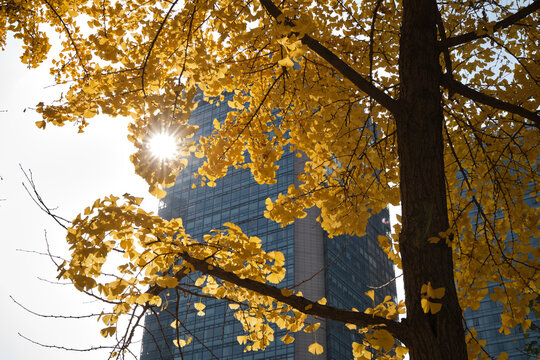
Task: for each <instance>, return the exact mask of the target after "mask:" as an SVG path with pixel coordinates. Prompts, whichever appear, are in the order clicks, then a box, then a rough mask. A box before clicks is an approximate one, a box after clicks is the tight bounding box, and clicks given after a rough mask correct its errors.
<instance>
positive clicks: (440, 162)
mask: <svg viewBox="0 0 540 360" xmlns="http://www.w3.org/2000/svg"><path fill="white" fill-rule="evenodd" d="M436 11H437V7H436V3H435V1H433V0H405V1H404V2H403V12H404V13H403V23H402V28H401V41H400V61H399V66H400V77H401V88H400V102H401V106H402V109H401V112H400V113H399V114H397V116H396V120H397V133H398V152H399V158H400V163H401V173H400V176H401V179H400V180H401V181H400V186H401V201H402V225H403V229H402V232H401V235H400V250H401V255H402V261H403V273H404V283H405V296H406V305H407V325H408V327H409V331H410V332H409V339H408V343H407V344H406V345H407V346H408V347H409V350H410V355H411V359H412V360H419V359H449V360H450V359H452V360H456V359H463V360H465V359H467V350H466V345H465V341H464V338H465V336H464V330H463V327H462V320H461V319H462V315H461V309H460V307H459V303H458V301H457V295H456V291H455V285H454V277H453V263H452V251H451V248H449V247H448V246H447V245H446V244H445V242H444V241H440V242H439V243H437V244H431V243H429V242H428V241H427V239H428V238H429V237H431V236H437V234H438V232H440V231H446V230H447V229H448V226H449V225H448V214H447V208H446V189H445V181H444V159H443V146H444V145H443V144H444V143H443V135H442V122H443V113H442V107H441V92H440V74H441V69H440V65H439V50H438V47H437V30H436V29H437V27H436V26H437V24H436V20H437V17H436ZM428 282H430V283H431V285H432V287H433V288H440V287H444V288H445V289H446V294H445V296H444V298H443V299H442V303H443V306H442V310H441V311H440V312H438V313H436V314H426V313H424V311H423V309H422V306H421V298H422V297H421V288H422V285H423V284H427V283H428Z"/></svg>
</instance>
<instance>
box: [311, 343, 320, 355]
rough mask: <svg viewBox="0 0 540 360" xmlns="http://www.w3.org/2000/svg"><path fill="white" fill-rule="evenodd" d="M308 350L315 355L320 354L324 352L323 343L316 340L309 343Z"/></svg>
mask: <svg viewBox="0 0 540 360" xmlns="http://www.w3.org/2000/svg"><path fill="white" fill-rule="evenodd" d="M308 351H309V352H310V353H312V354H315V355H320V354H322V353H323V352H324V349H323V347H322V345H321V344H319V343H317V342H314V343H313V344H311V345H309V347H308Z"/></svg>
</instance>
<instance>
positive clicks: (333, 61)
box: [259, 0, 540, 114]
mask: <svg viewBox="0 0 540 360" xmlns="http://www.w3.org/2000/svg"><path fill="white" fill-rule="evenodd" d="M539 1H540V0H539ZM259 2H260V3H261V5H262V6H263V7H264V8H265V9H266V11H268V13H269V14H270V15H271V16H272V17H273V18H274V19H276V20H277V21H278V22H281V21H282V20H281V19H278V18H279V17H280V16H282V15H283V13H282V12H281V10H279V8H278V7H277V6H276V5H275V4H274V3H273V2H272V0H259ZM285 24H286V25H288V26H290V27H291V28H293V27H294V26H295V24H294V22H292V21H291V20H288V19H285ZM292 34H294V35H297V36H299V35H300V34H299V33H297V32H292ZM300 40H301V41H302V43H303V44H304V45H306V46H307V47H308V48H310V49H311V50H312V51H313V52H315V53H316V54H317V55H319V56H320V57H322V58H323V59H324V60H326V61H327V62H328V63H329V64H330V65H332V66H333V67H334V69H336V70H337V71H339V72H340V73H341V75H343V76H344V77H345V78H346V79H348V80H349V81H351V82H352V83H353V84H354V85H355V86H356V87H357V88H358V89H360V90H361V91H363V92H365V93H366V94H367V95H369V96H370V97H372V98H373V99H374V100H375V101H377V102H378V103H379V104H381V105H382V106H383V107H385V108H386V109H387V110H388V111H390V112H391V113H393V114H397V113H399V112H400V108H401V107H400V106H399V102H398V101H397V100H395V99H393V98H392V97H390V96H389V95H388V94H386V93H385V92H384V91H382V90H380V89H379V88H377V87H376V86H375V85H373V84H372V83H371V82H370V81H368V80H366V79H365V78H364V77H363V76H362V75H360V74H359V73H358V72H357V71H356V70H354V69H353V68H352V67H350V66H349V65H348V64H347V63H346V62H344V61H343V60H341V59H340V58H339V57H338V56H337V55H336V54H334V53H333V52H332V51H331V50H329V49H328V48H327V47H325V46H324V45H322V44H321V43H320V42H319V41H317V40H316V39H314V38H312V37H311V36H309V35H307V34H305V35H303V36H302V37H301V38H300Z"/></svg>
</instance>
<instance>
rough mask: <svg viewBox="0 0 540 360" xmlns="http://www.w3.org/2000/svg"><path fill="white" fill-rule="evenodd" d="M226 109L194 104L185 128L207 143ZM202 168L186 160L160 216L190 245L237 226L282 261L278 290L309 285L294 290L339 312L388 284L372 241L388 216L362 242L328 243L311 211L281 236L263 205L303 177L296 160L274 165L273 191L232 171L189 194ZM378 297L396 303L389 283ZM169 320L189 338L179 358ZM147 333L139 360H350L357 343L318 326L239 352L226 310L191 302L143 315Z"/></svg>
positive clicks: (340, 331) (374, 221)
mask: <svg viewBox="0 0 540 360" xmlns="http://www.w3.org/2000/svg"><path fill="white" fill-rule="evenodd" d="M226 103H227V99H225V101H224V102H222V104H221V106H219V107H217V106H215V105H212V104H209V103H207V102H204V101H203V100H202V99H199V106H198V108H197V109H196V110H195V111H194V112H193V113H192V116H191V118H190V123H191V124H196V125H199V132H198V134H201V135H209V134H210V133H211V131H212V122H213V119H215V118H217V119H218V120H220V121H221V120H223V119H224V118H225V117H226V115H227V112H228V111H229V110H230V109H229V108H228V107H227V105H226ZM201 162H202V160H201V159H196V158H192V159H189V163H188V166H187V168H186V169H185V170H183V171H182V172H181V173H180V175H179V176H178V178H177V180H176V183H175V185H174V186H173V187H172V188H170V189H169V190H168V195H167V196H166V197H165V198H164V200H163V202H162V205H161V208H160V211H159V214H160V216H162V217H163V218H167V219H170V218H176V217H181V218H182V219H183V220H184V225H185V227H186V231H187V233H188V234H190V235H191V236H193V237H194V238H198V239H202V237H203V235H204V234H207V233H209V231H210V230H211V229H214V228H221V227H222V224H223V223H225V222H232V223H235V224H236V225H238V226H240V227H241V228H242V230H243V231H244V232H245V233H246V234H248V235H250V236H258V237H259V238H260V239H261V240H262V242H263V248H264V249H265V250H266V251H281V252H282V253H283V254H284V255H285V259H286V260H285V262H286V264H285V267H286V270H287V275H286V276H285V279H284V280H283V281H282V282H281V283H280V284H279V286H280V287H292V286H293V285H294V284H298V283H300V282H302V281H304V280H307V279H310V280H309V281H306V282H304V283H303V284H302V285H301V286H299V287H297V288H296V289H299V290H301V291H302V293H303V294H304V296H306V297H307V298H309V299H313V300H318V299H320V298H322V297H326V298H327V300H328V304H329V305H333V306H338V307H342V308H345V309H351V308H353V307H355V308H357V309H364V308H366V307H369V306H372V303H371V300H370V299H369V298H368V297H367V296H365V295H364V292H366V291H367V290H369V288H368V286H378V285H381V284H385V283H387V282H388V281H389V280H391V279H392V278H393V277H394V270H393V264H392V263H391V262H390V261H389V260H388V258H387V256H386V255H385V254H384V252H383V251H382V250H381V249H380V248H379V246H378V241H377V235H386V234H387V233H388V232H389V231H390V226H389V224H388V221H387V220H388V217H389V215H388V210H383V211H382V212H381V213H380V214H377V215H375V216H373V217H372V218H371V219H370V221H369V224H368V229H367V235H366V236H364V237H362V238H359V237H347V236H340V237H337V238H333V239H329V238H328V237H327V236H326V235H325V233H324V231H323V230H322V229H321V227H320V225H319V224H318V223H317V222H316V217H317V215H318V214H317V211H316V210H315V209H311V210H310V211H308V216H306V217H305V218H304V219H300V220H297V221H296V222H295V223H294V224H291V225H288V226H286V227H284V228H281V227H280V225H278V224H276V223H274V222H272V221H269V220H268V219H266V218H265V217H264V216H263V213H264V210H265V200H266V198H268V197H270V198H273V199H274V198H276V197H277V195H278V194H279V193H286V192H287V187H288V185H289V184H292V183H293V182H294V181H295V179H296V177H295V175H296V174H298V173H299V172H300V171H301V170H302V162H303V160H302V159H299V158H297V157H296V156H294V154H291V153H286V154H284V156H283V157H282V159H281V160H280V161H279V170H278V172H277V175H276V176H277V182H276V183H275V184H273V185H259V184H257V183H256V182H255V181H254V180H253V179H252V175H251V174H250V172H249V171H248V170H243V169H237V170H233V171H231V172H230V173H229V174H228V175H227V176H226V177H224V178H223V179H220V180H219V181H217V182H216V186H215V187H213V188H209V187H196V188H195V189H192V184H193V183H194V182H195V179H194V177H193V173H194V172H195V171H196V170H197V168H198V167H199V166H200V165H201ZM172 292H173V291H171V295H172V296H171V297H168V298H167V299H165V301H169V302H171V301H175V299H176V294H173V293H172ZM378 293H380V294H377V295H378V297H377V298H376V300H379V301H382V298H384V295H391V296H393V297H394V298H395V296H396V289H395V285H394V283H393V282H392V283H391V284H390V285H388V286H387V287H386V290H385V291H378ZM199 301H201V302H204V303H205V305H206V308H205V313H206V315H205V316H204V317H199V316H197V314H196V313H197V311H195V310H194V309H193V306H192V305H191V304H193V303H195V302H199ZM177 309H178V310H177ZM156 311H157V310H156ZM177 311H178V312H177ZM175 316H178V318H179V319H180V320H181V321H182V323H183V325H184V326H185V328H184V327H181V326H180V327H179V328H178V331H179V334H180V337H181V338H186V337H188V336H190V337H192V338H193V340H192V342H191V343H190V344H189V345H187V346H185V347H183V348H182V350H181V351H182V354H181V355H180V351H179V350H178V349H177V348H176V347H175V346H174V345H173V339H176V337H177V332H176V331H177V330H175V329H173V328H171V327H170V324H171V323H172V322H173V321H174V317H175ZM317 321H319V322H321V320H317ZM145 327H146V330H147V331H145V334H144V336H143V343H142V352H141V360H156V359H181V358H183V359H186V360H188V359H194V360H203V359H224V360H225V359H234V360H239V359H280V360H282V359H288V360H292V359H325V358H327V359H347V358H351V356H352V346H351V343H352V341H353V339H354V336H355V335H354V334H352V333H351V332H348V331H346V328H345V327H344V326H343V324H338V323H330V322H328V323H325V322H324V321H322V322H321V327H320V328H319V330H318V331H317V332H316V333H315V334H313V333H311V334H306V333H304V332H299V333H296V334H295V339H296V340H295V341H294V342H293V343H291V344H284V343H283V342H281V341H280V340H279V338H280V337H282V336H283V335H285V333H284V332H280V331H278V330H279V329H275V330H277V331H276V333H275V341H274V342H272V344H271V345H270V346H269V347H267V348H266V350H265V351H258V352H244V348H245V345H240V344H239V343H238V341H237V336H238V335H242V334H243V331H242V326H241V324H240V323H239V322H238V321H237V320H236V319H235V318H234V317H233V316H232V311H231V310H229V308H228V306H227V304H226V302H224V301H216V300H212V299H202V300H200V299H199V298H198V297H197V296H195V295H192V294H184V295H182V296H181V297H180V299H179V300H178V303H177V304H176V303H175V304H171V303H169V306H168V307H167V309H165V310H164V311H161V312H160V313H159V314H158V313H157V312H156V313H155V314H150V315H147V317H146V319H145ZM315 336H316V339H315ZM315 340H316V341H317V342H318V343H320V344H321V345H323V346H324V349H325V350H324V353H323V355H321V356H313V355H311V354H310V353H309V352H308V350H307V348H308V346H309V345H310V344H312V343H313V342H315Z"/></svg>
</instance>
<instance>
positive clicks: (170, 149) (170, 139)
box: [148, 133, 178, 160]
mask: <svg viewBox="0 0 540 360" xmlns="http://www.w3.org/2000/svg"><path fill="white" fill-rule="evenodd" d="M148 145H149V147H150V151H151V152H152V154H154V156H156V157H158V158H160V159H162V160H165V159H172V158H174V157H175V156H177V155H178V148H177V143H176V139H175V138H174V136H172V135H170V134H166V133H159V134H156V135H154V136H152V138H151V139H150V141H149V143H148Z"/></svg>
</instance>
